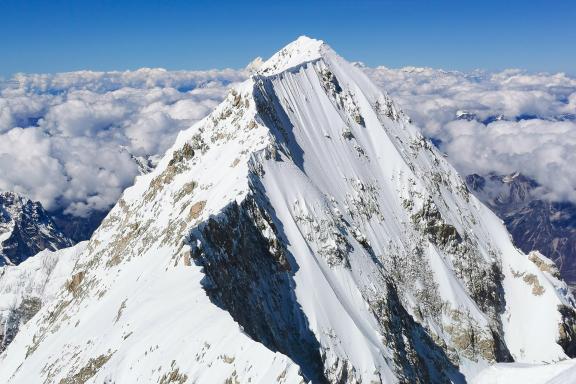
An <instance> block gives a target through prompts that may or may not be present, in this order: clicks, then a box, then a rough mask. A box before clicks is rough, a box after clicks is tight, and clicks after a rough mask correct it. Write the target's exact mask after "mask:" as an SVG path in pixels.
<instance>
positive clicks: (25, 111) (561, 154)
mask: <svg viewBox="0 0 576 384" xmlns="http://www.w3.org/2000/svg"><path fill="white" fill-rule="evenodd" d="M363 69H364V71H365V72H366V73H367V74H368V75H369V76H370V77H371V78H372V79H373V80H374V81H375V82H376V83H377V84H378V85H380V86H381V87H382V88H383V89H385V90H387V91H388V92H389V93H390V94H391V95H392V97H394V98H395V99H396V100H397V101H398V102H399V104H400V105H401V106H402V108H403V109H404V110H405V111H406V112H407V113H408V115H409V116H411V117H412V119H413V120H414V122H415V123H416V124H417V125H419V126H420V127H421V128H422V130H423V131H424V133H425V134H426V135H427V136H429V137H432V138H434V139H436V140H437V141H436V142H438V143H439V146H440V148H441V149H442V150H443V151H445V152H446V153H447V154H448V156H449V158H450V159H451V161H452V163H453V164H454V165H455V166H456V167H457V168H458V170H459V171H460V172H462V173H463V174H469V173H473V172H476V173H481V174H487V173H490V172H496V173H499V174H508V173H512V172H515V171H520V172H522V173H524V174H526V175H528V176H531V177H533V178H534V179H536V180H537V181H538V182H539V183H540V184H542V185H543V186H544V187H545V188H544V189H545V193H546V197H547V198H549V199H551V200H571V201H575V202H576V194H575V192H574V186H576V167H573V166H572V164H575V163H576V79H574V78H572V77H569V76H567V75H565V74H529V73H525V72H522V71H517V70H507V71H503V72H499V73H484V72H474V73H462V72H447V71H441V70H435V69H429V68H402V69H389V68H385V67H378V68H367V67H363ZM247 76H248V73H247V72H246V71H244V70H230V69H227V70H213V71H176V72H171V71H165V70H162V69H140V70H137V71H129V72H89V71H82V72H73V73H64V74H55V75H17V76H15V77H14V78H13V79H11V80H10V81H8V82H4V83H0V190H14V191H17V192H20V193H23V194H25V195H27V196H29V197H31V198H33V199H35V200H39V201H41V202H42V203H43V204H44V205H45V206H46V207H47V208H48V209H65V210H66V212H67V213H71V214H74V215H77V216H84V215H86V214H88V213H89V212H90V211H91V210H103V209H107V208H108V207H109V206H110V205H112V204H114V203H115V202H116V200H117V199H118V197H119V196H120V194H121V193H122V191H123V189H124V188H126V187H127V186H129V185H131V184H132V182H133V179H134V177H135V176H136V175H137V174H138V164H137V163H136V161H135V160H134V157H140V158H148V159H150V158H151V159H154V158H157V157H158V156H161V155H162V154H163V153H164V151H166V149H167V148H168V147H169V146H170V145H171V144H172V142H173V140H174V138H175V136H176V134H177V132H178V131H179V130H181V129H185V128H187V127H189V126H190V125H192V124H193V123H194V122H196V121H198V120H199V119H201V118H202V117H204V116H205V115H207V114H208V113H209V112H210V111H211V110H212V109H213V108H214V107H215V106H216V105H217V104H218V103H219V102H220V101H221V100H222V99H223V98H224V96H225V95H226V92H227V89H228V87H229V86H230V85H231V84H233V83H236V82H239V81H242V80H244V79H245V78H246V77H247Z"/></svg>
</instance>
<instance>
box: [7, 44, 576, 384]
mask: <svg viewBox="0 0 576 384" xmlns="http://www.w3.org/2000/svg"><path fill="white" fill-rule="evenodd" d="M69 281H70V283H69V284H68V285H67V289H62V290H61V291H60V292H59V294H58V295H57V298H56V299H55V300H54V301H53V302H52V303H51V304H50V305H48V306H44V307H43V308H42V309H40V311H39V312H38V314H37V315H36V316H34V317H33V318H32V319H31V320H30V321H29V322H28V323H27V324H26V326H25V327H23V328H22V330H21V331H20V333H19V334H18V336H17V337H16V338H15V339H14V341H13V342H12V343H11V344H10V346H9V347H8V349H7V350H6V351H5V353H4V354H2V355H1V356H0V382H7V383H18V382H30V381H34V380H36V381H37V380H38V378H40V379H41V380H42V381H46V382H50V383H52V382H55V383H58V382H75V380H76V379H77V378H79V377H80V378H82V380H84V381H86V382H91V383H101V382H155V383H157V382H161V383H166V382H171V381H172V382H174V381H175V382H180V383H184V382H197V383H222V382H228V383H249V382H250V383H270V382H280V383H301V382H310V381H311V382H313V383H351V384H358V383H397V382H410V383H412V382H415V383H446V382H453V383H461V382H464V381H465V380H466V379H468V378H470V377H472V376H473V375H474V374H476V373H477V372H479V371H480V370H481V369H482V368H484V367H486V366H487V365H489V364H492V363H495V362H501V361H512V360H514V361H519V362H540V361H557V360H561V359H565V358H567V357H568V356H572V355H574V352H575V350H576V345H575V340H576V332H575V329H576V315H575V312H574V306H573V298H572V296H571V295H570V294H569V293H568V292H567V287H566V284H565V283H563V282H562V281H560V280H559V279H558V278H557V273H556V270H555V268H554V266H553V264H552V263H550V262H549V261H548V260H547V259H545V258H544V257H543V256H541V255H539V254H536V253H535V254H531V255H530V256H527V255H525V254H523V253H521V252H520V251H519V250H518V249H516V248H515V247H514V246H513V245H512V243H511V241H510V237H509V234H508V233H507V232H506V230H505V228H504V227H503V225H502V223H501V222H500V220H498V218H496V216H494V214H493V213H492V212H490V211H489V210H488V209H487V208H486V207H485V206H484V205H482V204H481V203H480V202H479V201H478V200H477V199H476V198H474V196H472V195H471V194H470V193H469V190H468V189H467V188H466V185H465V184H464V182H463V180H462V179H461V178H460V177H459V175H458V174H457V173H456V172H455V170H454V169H453V168H452V166H450V164H448V163H447V161H446V160H445V159H444V158H443V156H442V155H441V154H440V153H439V152H438V151H437V150H436V149H435V148H434V146H433V145H431V144H430V143H429V142H428V141H427V140H425V139H424V137H423V136H422V134H421V133H420V132H419V131H418V129H417V128H416V127H414V126H412V125H411V124H410V123H409V119H408V118H407V117H406V116H405V115H404V114H403V113H402V111H401V110H400V109H399V108H397V106H396V105H395V103H394V102H393V101H392V100H391V98H390V97H388V96H387V95H386V94H383V93H382V92H381V91H380V90H379V89H378V88H377V87H376V86H374V84H372V83H371V82H370V80H368V78H367V77H366V75H364V73H363V71H362V70H361V69H359V68H357V67H355V66H353V65H351V64H349V63H347V62H346V61H345V60H344V59H342V58H341V57H339V56H338V55H337V54H336V53H334V52H333V51H332V50H331V49H330V48H329V47H328V46H327V45H325V44H324V43H323V42H321V41H319V40H313V39H309V38H306V37H301V38H299V39H298V40H296V41H295V42H293V43H291V44H289V45H288V46H287V47H285V48H283V49H282V50H281V51H279V52H278V53H277V54H275V55H274V56H272V58H270V59H269V60H267V61H266V62H264V63H263V64H262V65H261V66H260V67H259V69H258V71H257V72H256V73H254V74H253V75H252V76H251V78H250V79H248V80H247V81H246V82H244V83H242V84H241V85H238V86H235V87H234V88H233V89H232V90H231V91H230V93H229V94H228V96H227V97H226V99H225V100H224V101H223V102H222V103H221V104H220V105H219V106H218V107H217V108H215V110H214V111H213V112H212V113H211V114H210V115H209V116H207V117H206V118H204V119H203V120H201V121H200V122H198V123H197V124H195V125H194V126H192V127H191V128H190V129H188V130H186V131H182V132H181V133H180V134H179V135H178V138H177V139H176V143H175V144H174V146H173V147H172V148H171V149H170V150H169V151H168V152H167V153H166V155H165V156H164V158H163V159H162V160H161V161H160V162H159V163H158V165H157V166H156V168H155V169H154V170H153V171H152V172H150V173H148V174H144V175H141V176H139V177H138V178H137V179H136V184H135V185H134V186H133V187H131V188H129V189H127V190H126V191H125V192H124V194H123V196H122V198H121V199H120V200H119V201H118V203H117V205H116V206H115V207H114V208H113V209H112V211H111V212H110V214H109V215H108V216H107V217H106V219H105V220H104V221H103V223H102V225H101V226H100V227H99V229H98V230H97V231H96V232H95V233H94V235H93V236H92V238H91V239H90V242H89V243H88V245H87V246H86V250H85V251H84V252H83V253H82V254H81V255H80V256H79V258H78V260H77V262H76V263H75V266H74V269H73V271H72V274H71V278H70V280H69ZM534 308H538V311H534ZM87 346H88V347H87Z"/></svg>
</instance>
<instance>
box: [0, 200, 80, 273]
mask: <svg viewBox="0 0 576 384" xmlns="http://www.w3.org/2000/svg"><path fill="white" fill-rule="evenodd" d="M71 245H72V241H71V240H70V239H68V238H67V237H66V236H65V235H64V234H63V233H62V232H61V231H60V230H58V229H57V228H56V225H55V224H54V222H53V221H52V219H51V218H50V216H49V215H48V213H47V212H46V211H45V210H44V208H43V207H42V205H41V204H40V203H38V202H34V201H32V200H30V199H27V198H25V197H23V196H20V195H19V194H17V193H14V192H0V266H2V265H5V264H8V265H15V264H19V263H21V262H22V261H24V260H26V259H27V258H28V257H30V256H32V255H35V254H36V253H38V252H40V251H42V250H44V249H48V250H52V251H54V250H56V249H60V248H65V247H69V246H71Z"/></svg>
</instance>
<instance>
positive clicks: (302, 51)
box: [259, 36, 331, 75]
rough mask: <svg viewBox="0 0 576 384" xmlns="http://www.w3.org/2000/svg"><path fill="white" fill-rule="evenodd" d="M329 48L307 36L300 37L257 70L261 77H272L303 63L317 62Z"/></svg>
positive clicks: (320, 41)
mask: <svg viewBox="0 0 576 384" xmlns="http://www.w3.org/2000/svg"><path fill="white" fill-rule="evenodd" d="M328 50H330V51H331V49H330V47H328V45H326V43H324V42H323V41H322V40H316V39H312V38H310V37H308V36H300V37H299V38H297V39H296V40H294V41H293V42H291V43H290V44H288V45H286V46H285V47H284V48H282V49H281V50H280V51H278V52H276V53H275V54H274V55H273V56H272V57H270V59H268V60H266V61H265V62H264V63H263V64H262V65H261V66H260V68H259V72H260V73H262V74H263V75H274V74H277V73H280V72H283V71H285V70H287V69H290V68H293V67H296V66H298V65H301V64H303V63H306V62H309V61H313V60H317V59H319V58H320V57H321V56H322V54H323V53H324V52H326V51H328Z"/></svg>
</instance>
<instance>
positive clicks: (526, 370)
mask: <svg viewBox="0 0 576 384" xmlns="http://www.w3.org/2000/svg"><path fill="white" fill-rule="evenodd" d="M470 382H471V383H472V384H509V383H522V384H568V383H575V382H576V360H564V361H561V362H558V363H553V364H522V363H501V364H495V365H493V366H490V367H488V368H486V369H484V370H483V371H481V372H480V373H479V374H478V375H476V376H475V377H473V378H472V380H471V381H470Z"/></svg>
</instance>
